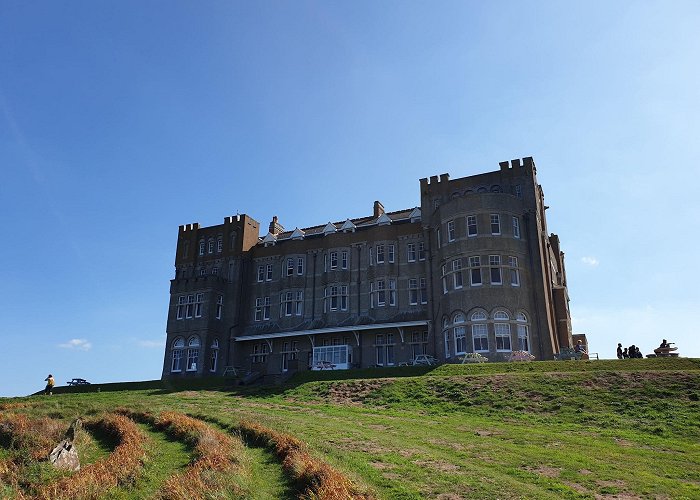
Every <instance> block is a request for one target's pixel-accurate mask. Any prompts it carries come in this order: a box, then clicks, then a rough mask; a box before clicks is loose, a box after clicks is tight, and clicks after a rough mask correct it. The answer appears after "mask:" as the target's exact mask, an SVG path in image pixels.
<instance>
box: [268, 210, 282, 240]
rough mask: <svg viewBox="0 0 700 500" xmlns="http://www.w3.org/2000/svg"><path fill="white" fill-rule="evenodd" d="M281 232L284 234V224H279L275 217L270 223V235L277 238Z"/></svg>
mask: <svg viewBox="0 0 700 500" xmlns="http://www.w3.org/2000/svg"><path fill="white" fill-rule="evenodd" d="M281 232H284V227H283V226H282V224H280V223H279V222H277V216H276V215H275V216H273V217H272V222H270V233H272V234H274V235H275V236H277V235H278V234H280V233H281Z"/></svg>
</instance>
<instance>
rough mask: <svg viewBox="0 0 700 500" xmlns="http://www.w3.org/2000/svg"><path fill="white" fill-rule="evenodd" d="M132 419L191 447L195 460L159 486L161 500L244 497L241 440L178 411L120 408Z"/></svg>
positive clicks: (244, 472)
mask: <svg viewBox="0 0 700 500" xmlns="http://www.w3.org/2000/svg"><path fill="white" fill-rule="evenodd" d="M121 411H122V412H123V413H126V414H129V415H131V416H132V417H133V418H135V419H138V420H140V421H143V422H146V423H149V424H151V425H154V426H156V427H157V428H159V429H162V430H163V431H165V432H166V433H168V434H169V435H171V436H173V437H174V438H176V439H179V440H181V441H184V442H186V443H188V444H189V445H190V446H192V448H193V450H194V460H193V461H192V463H190V465H189V466H188V467H187V470H186V471H185V472H184V473H182V474H177V475H174V476H172V477H170V478H169V479H168V480H167V481H166V482H165V484H164V485H163V486H162V488H161V491H160V496H161V498H164V499H173V500H175V499H183V498H187V499H192V500H197V499H204V498H205V495H206V497H209V498H211V497H212V496H217V493H220V494H221V495H223V496H225V497H230V496H231V495H233V496H239V497H241V498H243V497H245V496H246V494H245V493H246V492H245V491H244V490H243V488H242V487H241V486H240V484H238V482H237V480H238V479H240V478H241V476H243V475H244V474H246V470H245V469H246V468H245V467H244V466H243V462H242V457H243V455H244V447H243V443H242V442H241V441H240V440H238V439H234V438H233V437H231V436H229V435H227V434H225V433H223V432H221V431H218V430H216V429H214V428H213V427H211V426H210V425H208V424H206V423H204V422H202V421H201V420H197V419H194V418H191V417H188V416H186V415H183V414H181V413H176V412H164V413H161V414H160V415H152V414H149V413H137V412H131V411H128V410H121Z"/></svg>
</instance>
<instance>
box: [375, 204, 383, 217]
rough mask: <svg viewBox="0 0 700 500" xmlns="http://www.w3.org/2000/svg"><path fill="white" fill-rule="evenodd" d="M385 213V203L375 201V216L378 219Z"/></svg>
mask: <svg viewBox="0 0 700 500" xmlns="http://www.w3.org/2000/svg"><path fill="white" fill-rule="evenodd" d="M383 213H384V205H382V204H381V202H379V201H375V202H374V218H375V219H376V218H377V217H379V216H380V215H382V214H383Z"/></svg>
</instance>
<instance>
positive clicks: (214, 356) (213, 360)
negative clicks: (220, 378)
mask: <svg viewBox="0 0 700 500" xmlns="http://www.w3.org/2000/svg"><path fill="white" fill-rule="evenodd" d="M218 360H219V340H218V339H214V341H213V342H212V343H211V352H210V353H209V371H210V372H215V371H216V365H217V361H218Z"/></svg>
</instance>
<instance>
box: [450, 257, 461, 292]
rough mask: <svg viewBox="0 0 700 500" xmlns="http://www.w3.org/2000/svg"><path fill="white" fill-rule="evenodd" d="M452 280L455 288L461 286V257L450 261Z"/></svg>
mask: <svg viewBox="0 0 700 500" xmlns="http://www.w3.org/2000/svg"><path fill="white" fill-rule="evenodd" d="M452 273H453V274H452V281H453V284H454V287H455V290H456V289H458V288H462V259H456V260H453V261H452Z"/></svg>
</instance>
